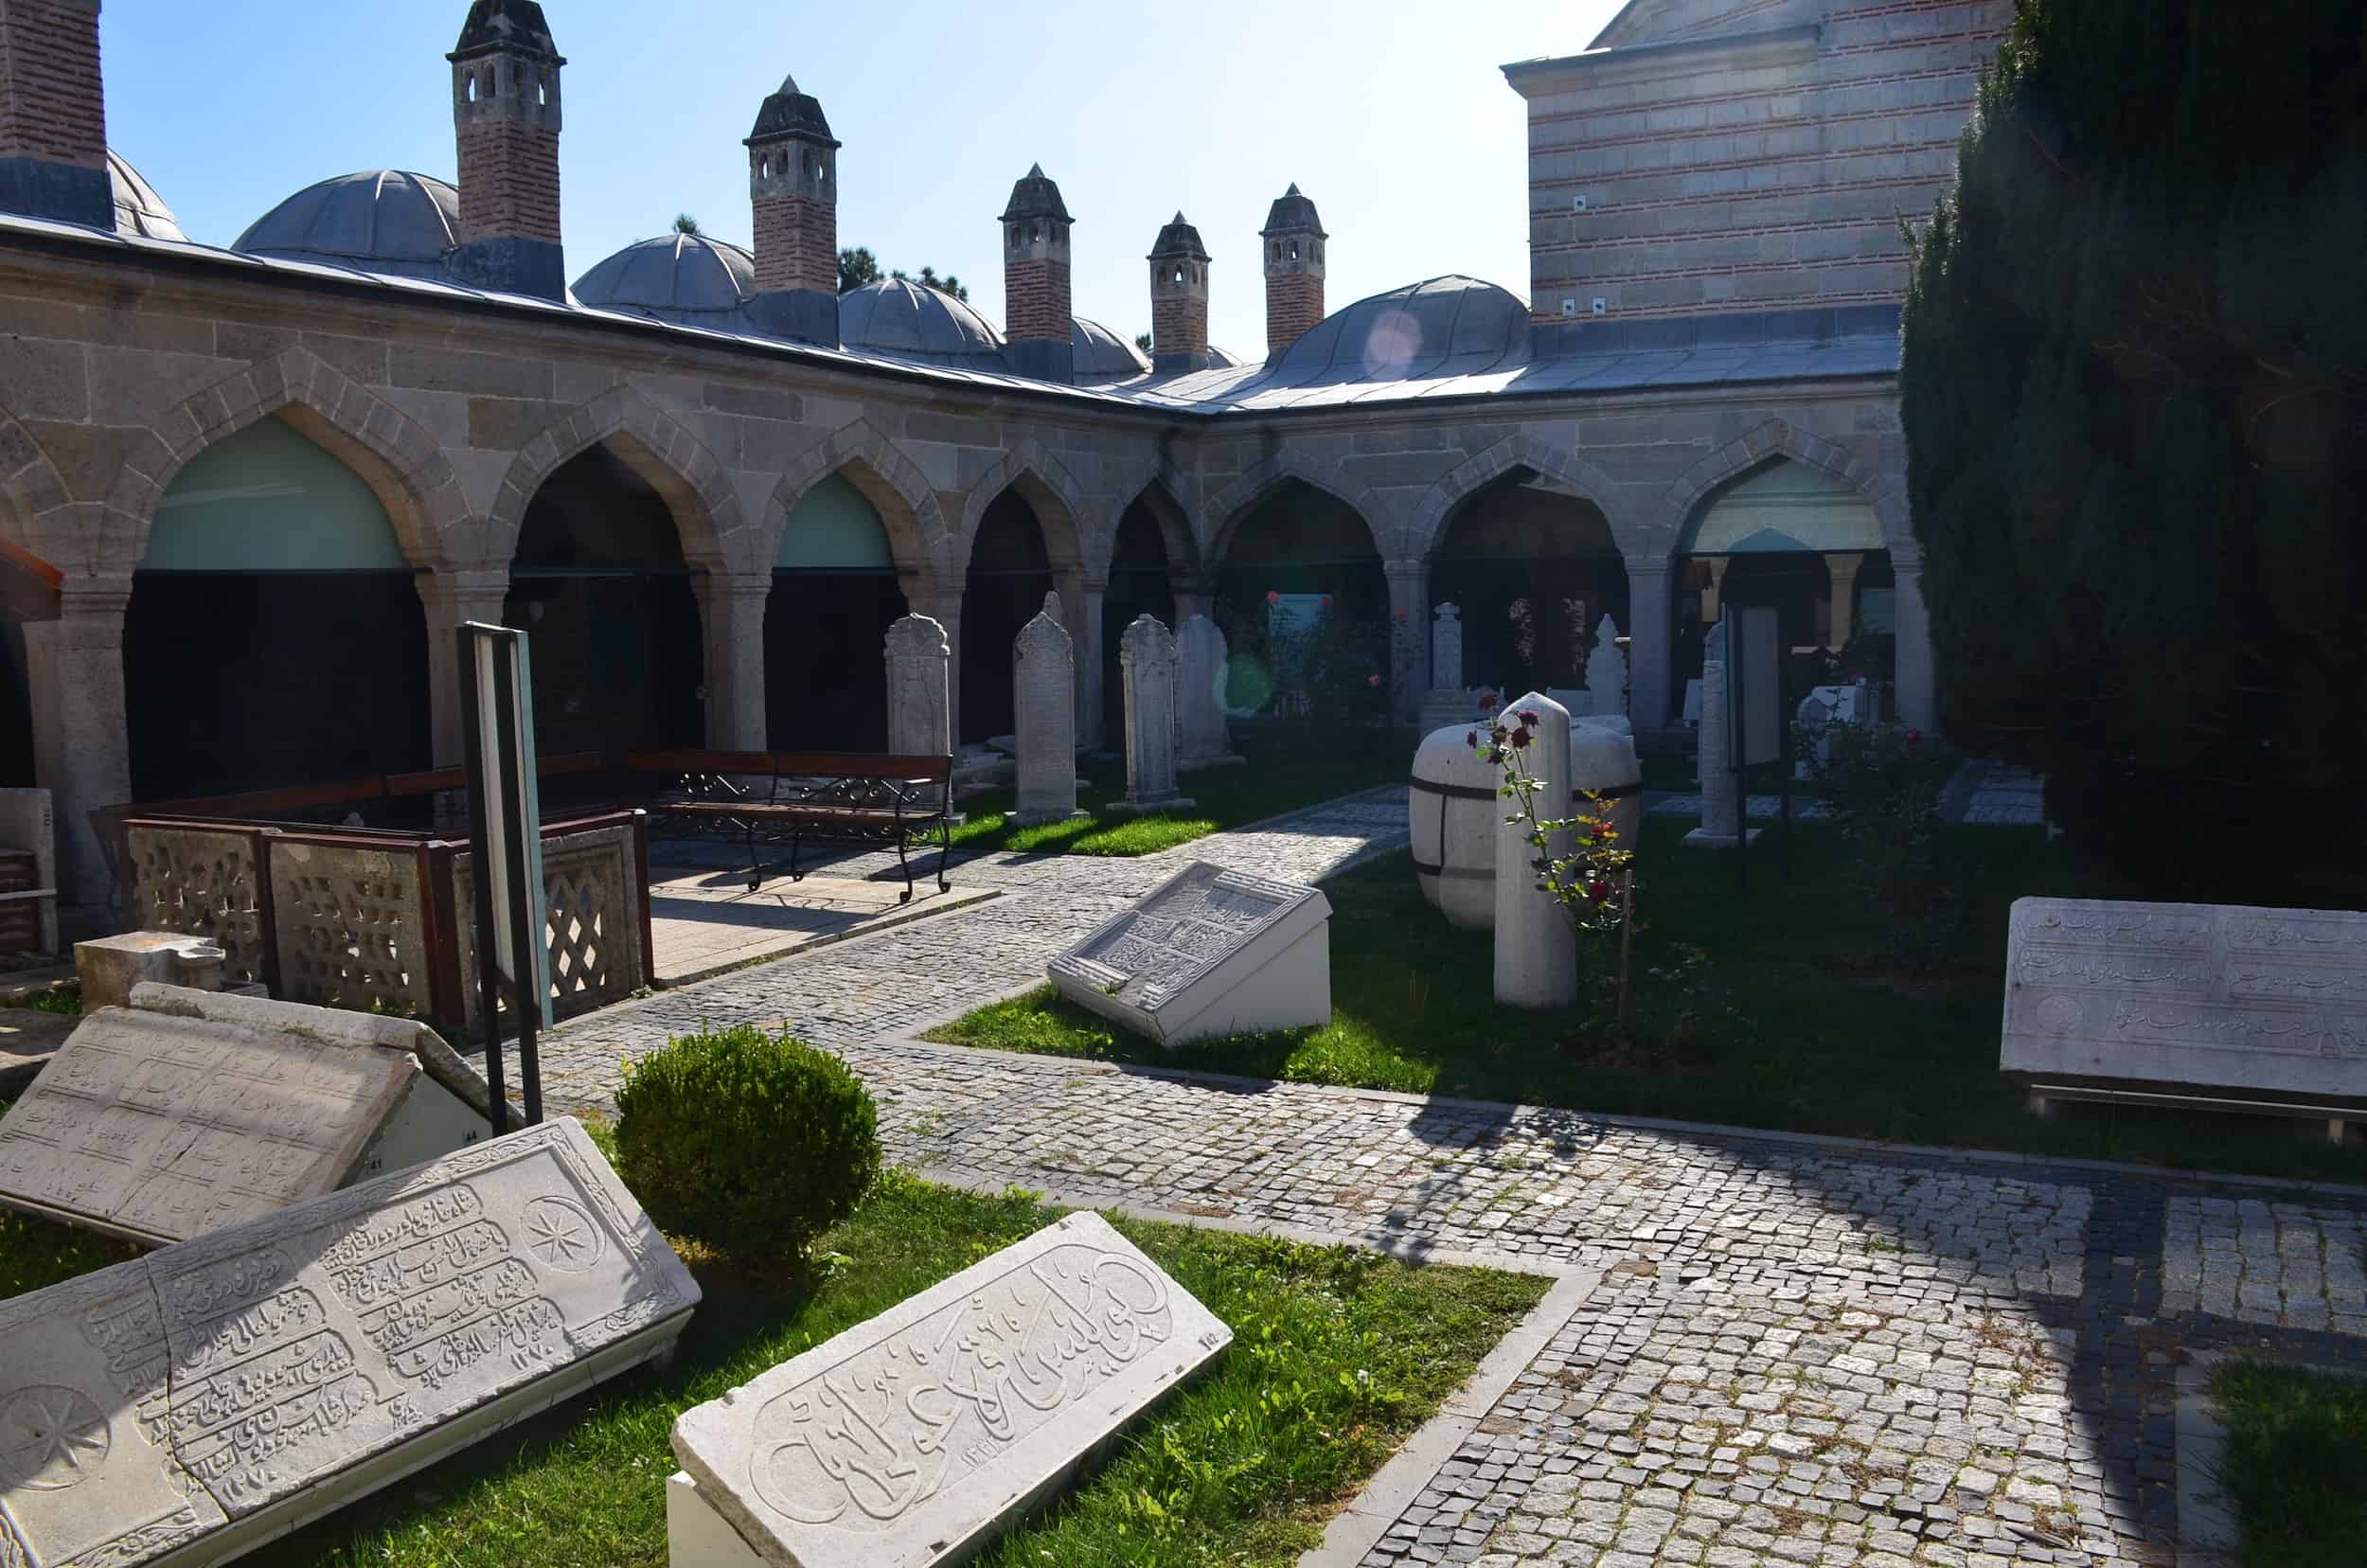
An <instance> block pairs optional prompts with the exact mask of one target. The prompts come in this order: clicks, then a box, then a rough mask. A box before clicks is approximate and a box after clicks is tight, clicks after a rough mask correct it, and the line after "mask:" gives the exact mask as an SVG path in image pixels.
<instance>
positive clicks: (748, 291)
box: [575, 234, 756, 326]
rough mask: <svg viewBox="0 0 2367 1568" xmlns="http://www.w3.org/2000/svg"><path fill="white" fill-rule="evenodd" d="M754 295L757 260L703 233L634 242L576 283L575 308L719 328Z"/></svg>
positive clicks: (668, 235)
mask: <svg viewBox="0 0 2367 1568" xmlns="http://www.w3.org/2000/svg"><path fill="white" fill-rule="evenodd" d="M755 293H756V258H755V257H753V256H750V255H749V254H748V253H747V252H746V251H744V250H741V249H740V248H739V246H738V245H732V244H726V243H724V242H723V241H721V240H710V239H708V238H707V237H706V236H705V235H703V234H667V235H662V236H660V237H659V238H657V239H655V240H642V241H635V242H634V243H632V244H630V245H627V246H626V247H625V248H624V249H623V250H620V251H618V252H617V253H616V254H615V255H614V256H612V257H610V258H608V259H607V260H605V261H602V262H600V263H598V264H597V265H596V266H595V267H593V268H592V270H591V271H590V272H587V273H585V274H584V275H583V276H581V277H578V278H577V279H576V288H575V294H576V299H577V301H578V303H579V304H584V305H589V306H591V307H593V308H594V309H596V310H602V311H636V312H643V313H645V314H648V315H653V316H657V317H659V318H661V319H663V320H667V321H679V322H684V323H686V324H690V325H697V326H722V325H725V323H724V320H723V318H725V317H727V316H730V315H732V314H733V313H734V312H738V311H739V308H740V307H741V306H743V305H745V304H746V303H747V302H748V300H749V298H750V296H751V295H753V294H755Z"/></svg>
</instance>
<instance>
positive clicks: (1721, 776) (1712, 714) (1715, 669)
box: [1685, 620, 1759, 849]
mask: <svg viewBox="0 0 2367 1568" xmlns="http://www.w3.org/2000/svg"><path fill="white" fill-rule="evenodd" d="M1731 624H1733V623H1732V622H1730V621H1725V620H1720V621H1719V622H1718V623H1717V625H1716V626H1713V627H1711V628H1710V635H1709V641H1708V643H1707V644H1706V645H1704V647H1703V650H1702V657H1701V723H1700V728H1698V729H1697V730H1696V731H1695V732H1694V733H1695V735H1696V737H1697V742H1696V743H1697V744H1698V745H1699V746H1700V751H1699V752H1698V753H1697V754H1696V761H1697V766H1698V767H1699V769H1700V775H1701V826H1700V827H1699V828H1696V829H1694V830H1693V831H1691V832H1690V833H1687V834H1686V835H1685V842H1686V843H1687V844H1690V845H1694V846H1700V847H1702V848H1708V849H1733V848H1736V847H1738V846H1741V845H1742V844H1743V843H1744V840H1743V837H1742V833H1743V826H1742V812H1743V802H1742V798H1741V789H1740V783H1741V781H1740V780H1739V779H1737V778H1736V777H1735V775H1734V773H1733V771H1732V769H1733V756H1734V753H1733V741H1734V733H1733V731H1734V720H1733V716H1732V715H1730V714H1729V713H1728V712H1727V711H1726V629H1727V627H1728V626H1730V625H1731ZM1758 836H1759V835H1758V833H1757V831H1756V830H1755V829H1753V830H1752V833H1751V837H1752V838H1754V839H1755V838H1757V837H1758Z"/></svg>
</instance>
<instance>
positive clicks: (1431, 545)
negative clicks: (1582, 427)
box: [1405, 432, 1642, 560]
mask: <svg viewBox="0 0 2367 1568" xmlns="http://www.w3.org/2000/svg"><path fill="white" fill-rule="evenodd" d="M1517 468H1525V469H1532V470H1534V471H1536V472H1539V473H1541V474H1543V475H1545V476H1546V477H1547V478H1549V479H1553V480H1555V481H1557V482H1558V483H1559V484H1561V485H1562V486H1563V487H1564V488H1565V489H1568V490H1575V492H1576V493H1577V494H1578V495H1579V496H1581V497H1583V498H1584V499H1585V500H1587V501H1588V502H1590V503H1592V504H1593V506H1594V507H1595V508H1596V509H1597V510H1599V511H1601V512H1602V514H1603V517H1604V519H1605V521H1607V522H1608V523H1609V524H1610V525H1611V538H1612V540H1613V541H1615V542H1616V543H1618V545H1619V548H1620V550H1621V551H1622V552H1623V553H1624V552H1626V551H1629V550H1632V549H1635V548H1637V546H1638V544H1639V543H1640V541H1641V537H1642V536H1641V535H1640V533H1639V532H1638V530H1637V529H1636V528H1635V527H1634V526H1633V525H1632V523H1631V522H1630V520H1629V519H1628V516H1627V514H1626V509H1625V508H1624V507H1622V506H1620V505H1619V504H1618V501H1617V495H1618V491H1617V490H1616V489H1615V488H1614V487H1613V486H1612V484H1611V479H1610V476H1609V475H1607V474H1605V473H1604V472H1602V470H1600V469H1598V468H1596V467H1595V466H1594V465H1593V464H1592V463H1590V462H1588V461H1587V460H1586V459H1585V458H1583V457H1580V456H1578V455H1577V454H1575V453H1566V452H1557V451H1556V450H1554V449H1553V448H1551V447H1549V446H1547V445H1545V444H1544V443H1543V442H1542V441H1539V440H1538V439H1537V438H1535V437H1532V436H1529V435H1528V434H1527V433H1525V432H1516V433H1515V434H1513V435H1510V436H1507V437H1504V439H1503V440H1501V441H1498V442H1497V443H1496V444H1495V445H1494V446H1492V447H1489V448H1488V449H1487V450H1486V451H1485V452H1483V453H1480V454H1477V455H1475V456H1472V457H1468V458H1466V459H1465V460H1464V461H1463V462H1462V463H1460V464H1458V465H1456V467H1455V468H1453V469H1452V470H1451V471H1450V472H1447V473H1446V474H1445V475H1443V476H1442V477H1441V478H1440V479H1439V480H1438V482H1437V483H1436V484H1434V485H1433V486H1431V488H1430V489H1429V490H1427V491H1426V492H1425V493H1424V494H1423V496H1422V499H1421V503H1420V504H1419V505H1418V506H1417V507H1416V508H1415V512H1414V522H1413V525H1412V526H1411V527H1410V528H1409V529H1408V530H1407V536H1406V546H1407V547H1406V551H1405V553H1406V555H1407V556H1408V557H1410V558H1413V559H1415V560H1426V559H1428V558H1429V557H1431V556H1433V555H1434V554H1436V553H1437V550H1438V546H1439V543H1441V542H1442V541H1443V540H1444V539H1445V537H1446V533H1447V525H1448V522H1449V520H1450V519H1451V518H1452V517H1453V516H1454V513H1455V508H1458V507H1460V506H1462V505H1463V503H1464V502H1466V501H1468V500H1469V499H1470V498H1471V497H1472V496H1474V495H1476V494H1478V493H1479V492H1480V491H1481V490H1485V489H1486V488H1487V487H1488V486H1489V485H1491V484H1493V483H1495V482H1496V481H1497V480H1498V479H1501V478H1503V477H1504V475H1505V474H1507V473H1509V472H1512V471H1513V470H1514V469H1517Z"/></svg>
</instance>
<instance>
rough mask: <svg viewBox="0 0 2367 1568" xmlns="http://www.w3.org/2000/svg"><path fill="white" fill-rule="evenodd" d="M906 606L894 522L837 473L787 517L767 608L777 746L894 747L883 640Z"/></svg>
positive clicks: (770, 703) (768, 698)
mask: <svg viewBox="0 0 2367 1568" xmlns="http://www.w3.org/2000/svg"><path fill="white" fill-rule="evenodd" d="M904 612H905V602H904V590H903V588H902V586H901V585H900V584H899V582H898V581H897V577H896V560H895V557H894V556H892V555H891V554H890V553H889V550H888V538H887V529H886V527H885V526H884V525H882V524H881V520H880V513H879V511H878V510H877V509H876V508H874V507H873V506H872V505H871V503H870V502H869V501H867V500H865V499H864V498H863V492H862V491H861V490H857V489H855V487H854V486H852V485H850V484H848V483H847V482H846V480H845V478H844V477H843V476H842V475H839V474H835V473H833V474H831V475H829V476H828V478H825V479H823V480H822V481H821V482H820V483H818V484H816V485H815V486H814V487H813V488H812V489H811V490H808V491H807V492H806V494H805V497H804V499H802V500H800V501H799V502H798V503H797V505H796V506H795V508H792V510H791V511H790V514H789V520H788V524H787V526H785V527H784V528H783V530H782V532H781V547H780V550H779V552H778V554H777V555H776V556H775V558H774V564H773V592H772V594H771V595H770V596H769V597H767V598H766V600H765V610H764V690H765V736H766V743H767V744H768V745H770V746H771V747H772V748H773V749H774V750H775V751H868V752H882V751H885V750H887V665H886V662H885V661H884V660H883V659H882V658H881V652H880V650H881V645H882V643H883V641H884V640H885V638H886V636H887V629H888V628H889V626H891V625H893V624H894V623H895V621H896V619H897V617H899V615H903V614H904Z"/></svg>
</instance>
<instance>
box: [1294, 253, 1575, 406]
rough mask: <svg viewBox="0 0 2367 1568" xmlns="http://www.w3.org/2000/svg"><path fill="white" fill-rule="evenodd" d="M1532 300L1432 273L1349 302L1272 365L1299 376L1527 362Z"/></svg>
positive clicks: (1447, 372) (1445, 370)
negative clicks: (1435, 275)
mask: <svg viewBox="0 0 2367 1568" xmlns="http://www.w3.org/2000/svg"><path fill="white" fill-rule="evenodd" d="M1528 351H1529V307H1528V302H1527V301H1526V300H1524V299H1522V297H1521V296H1520V295H1519V294H1514V293H1512V291H1510V290H1509V289H1501V288H1498V287H1497V286H1496V285H1495V284H1493V283H1483V282H1481V281H1480V280H1479V279H1478V278H1476V277H1459V276H1450V277H1433V278H1432V279H1430V280H1429V281H1428V282H1426V283H1414V284H1409V285H1407V286H1406V287H1404V288H1402V289H1391V290H1390V291H1389V292H1388V293H1386V294H1374V295H1372V296H1371V297H1370V298H1366V299H1360V300H1358V301H1357V302H1356V303H1355V304H1353V305H1348V306H1344V307H1343V308H1341V309H1340V310H1337V311H1334V312H1332V313H1331V314H1329V315H1327V316H1326V317H1324V319H1323V320H1321V321H1319V322H1317V323H1316V324H1315V325H1314V326H1312V327H1309V328H1308V330H1306V331H1305V332H1303V333H1302V334H1300V336H1299V340H1298V341H1297V342H1296V343H1293V344H1291V345H1290V347H1288V348H1285V349H1284V350H1283V351H1282V353H1281V356H1280V357H1279V358H1278V359H1276V360H1274V361H1273V362H1272V371H1273V374H1274V376H1275V377H1276V378H1277V379H1290V380H1297V381H1308V382H1313V381H1405V380H1408V379H1410V378H1413V377H1417V376H1468V375H1476V374H1478V373H1480V372H1482V371H1485V370H1491V369H1496V368H1499V367H1502V366H1506V365H1520V364H1524V363H1526V361H1527V359H1528Z"/></svg>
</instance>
